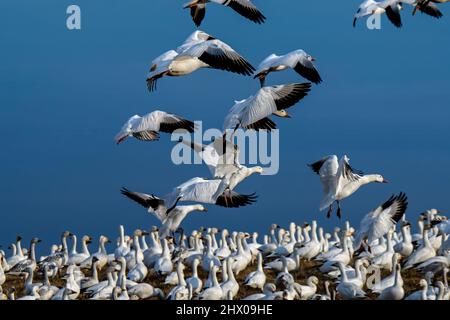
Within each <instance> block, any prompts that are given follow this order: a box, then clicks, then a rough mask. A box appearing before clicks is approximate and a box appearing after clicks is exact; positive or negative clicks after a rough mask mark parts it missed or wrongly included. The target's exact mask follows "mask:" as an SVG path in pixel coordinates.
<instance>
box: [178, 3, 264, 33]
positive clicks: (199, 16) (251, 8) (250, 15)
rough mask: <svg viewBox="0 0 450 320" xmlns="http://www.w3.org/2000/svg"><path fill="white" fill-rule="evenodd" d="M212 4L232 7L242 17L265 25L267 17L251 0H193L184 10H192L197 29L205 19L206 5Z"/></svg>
mask: <svg viewBox="0 0 450 320" xmlns="http://www.w3.org/2000/svg"><path fill="white" fill-rule="evenodd" d="M210 2H212V3H217V4H221V5H223V6H227V7H230V8H231V9H233V10H234V11H236V12H237V13H238V14H240V15H241V16H243V17H245V18H247V19H249V20H250V21H253V22H255V23H257V24H261V23H264V21H265V20H266V17H265V16H264V15H263V14H262V13H261V11H259V10H258V8H257V7H256V6H255V5H254V4H253V3H252V2H251V1H250V0H192V1H191V2H189V3H187V4H185V5H184V9H187V8H189V9H190V11H191V17H192V21H194V23H195V25H196V26H197V27H199V26H200V25H201V23H202V21H203V19H204V18H205V14H206V4H207V3H210Z"/></svg>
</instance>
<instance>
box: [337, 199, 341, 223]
mask: <svg viewBox="0 0 450 320" xmlns="http://www.w3.org/2000/svg"><path fill="white" fill-rule="evenodd" d="M336 202H337V206H338V207H337V211H336V214H337V216H338V218H339V220H341V204H340V203H339V201H336Z"/></svg>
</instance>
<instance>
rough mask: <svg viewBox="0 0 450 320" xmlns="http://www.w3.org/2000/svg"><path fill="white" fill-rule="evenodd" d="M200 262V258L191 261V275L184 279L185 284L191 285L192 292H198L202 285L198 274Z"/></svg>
mask: <svg viewBox="0 0 450 320" xmlns="http://www.w3.org/2000/svg"><path fill="white" fill-rule="evenodd" d="M199 264H200V259H195V260H194V262H193V263H192V275H191V277H189V278H187V279H186V284H187V285H190V286H191V289H192V293H195V294H197V293H200V291H202V287H203V281H202V279H200V278H199V276H198V265H199Z"/></svg>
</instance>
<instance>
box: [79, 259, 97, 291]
mask: <svg viewBox="0 0 450 320" xmlns="http://www.w3.org/2000/svg"><path fill="white" fill-rule="evenodd" d="M98 282H99V281H98V259H97V258H96V257H93V258H92V266H91V276H90V277H85V278H84V279H81V280H80V289H81V290H85V289H87V288H90V287H92V286H94V285H96V284H98Z"/></svg>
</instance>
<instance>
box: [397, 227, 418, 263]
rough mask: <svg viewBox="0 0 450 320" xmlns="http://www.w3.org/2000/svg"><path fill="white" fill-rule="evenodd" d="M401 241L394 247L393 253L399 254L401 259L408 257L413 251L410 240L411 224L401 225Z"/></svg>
mask: <svg viewBox="0 0 450 320" xmlns="http://www.w3.org/2000/svg"><path fill="white" fill-rule="evenodd" d="M401 232H402V239H401V241H400V242H398V243H397V244H396V245H395V246H394V251H395V252H397V253H399V254H400V255H401V256H402V257H405V258H407V257H409V256H410V255H411V253H412V252H413V250H414V246H413V244H412V239H411V224H410V223H409V222H407V223H403V224H402V227H401Z"/></svg>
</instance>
